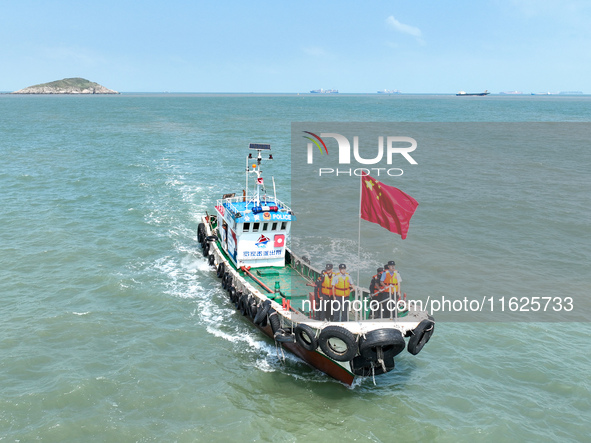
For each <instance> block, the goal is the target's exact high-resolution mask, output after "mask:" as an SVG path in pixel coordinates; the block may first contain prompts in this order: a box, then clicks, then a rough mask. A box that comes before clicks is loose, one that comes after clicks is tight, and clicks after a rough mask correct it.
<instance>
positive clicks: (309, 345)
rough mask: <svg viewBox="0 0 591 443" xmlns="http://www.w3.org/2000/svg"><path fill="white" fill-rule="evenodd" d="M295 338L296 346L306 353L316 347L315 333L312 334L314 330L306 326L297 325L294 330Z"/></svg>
mask: <svg viewBox="0 0 591 443" xmlns="http://www.w3.org/2000/svg"><path fill="white" fill-rule="evenodd" d="M295 337H296V342H297V344H298V345H300V346H301V347H302V348H304V349H307V350H308V351H315V350H316V348H317V347H318V339H317V338H316V333H315V332H314V329H312V328H311V327H310V326H308V325H304V324H299V325H297V326H296V328H295Z"/></svg>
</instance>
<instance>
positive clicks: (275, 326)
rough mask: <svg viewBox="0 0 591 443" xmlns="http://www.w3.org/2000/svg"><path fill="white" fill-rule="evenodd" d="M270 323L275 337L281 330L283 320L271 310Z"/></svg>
mask: <svg viewBox="0 0 591 443" xmlns="http://www.w3.org/2000/svg"><path fill="white" fill-rule="evenodd" d="M269 323H271V330H272V331H273V335H275V333H276V332H277V331H278V330H279V329H281V320H280V319H279V314H277V311H276V310H275V309H271V310H270V312H269Z"/></svg>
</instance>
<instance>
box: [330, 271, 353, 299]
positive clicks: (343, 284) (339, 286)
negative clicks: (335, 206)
mask: <svg viewBox="0 0 591 443" xmlns="http://www.w3.org/2000/svg"><path fill="white" fill-rule="evenodd" d="M334 293H335V295H336V296H337V297H348V296H349V294H350V293H351V278H350V276H349V274H344V275H343V274H341V273H340V272H339V273H338V274H337V282H336V284H335V285H334Z"/></svg>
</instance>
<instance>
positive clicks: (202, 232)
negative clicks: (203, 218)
mask: <svg viewBox="0 0 591 443" xmlns="http://www.w3.org/2000/svg"><path fill="white" fill-rule="evenodd" d="M204 238H205V224H204V223H199V226H198V227H197V241H198V242H199V243H203V239H204Z"/></svg>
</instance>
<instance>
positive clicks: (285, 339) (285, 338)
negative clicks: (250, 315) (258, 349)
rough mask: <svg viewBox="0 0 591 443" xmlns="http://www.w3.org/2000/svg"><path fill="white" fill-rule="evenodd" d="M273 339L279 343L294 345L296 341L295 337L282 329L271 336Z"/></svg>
mask: <svg viewBox="0 0 591 443" xmlns="http://www.w3.org/2000/svg"><path fill="white" fill-rule="evenodd" d="M273 338H274V339H275V341H278V342H279V343H295V341H296V336H295V335H294V334H292V333H291V332H288V331H286V330H285V329H283V328H279V329H278V330H277V332H275V334H273Z"/></svg>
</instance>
